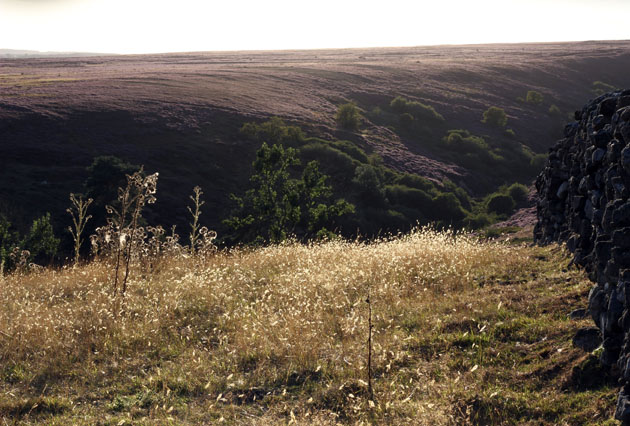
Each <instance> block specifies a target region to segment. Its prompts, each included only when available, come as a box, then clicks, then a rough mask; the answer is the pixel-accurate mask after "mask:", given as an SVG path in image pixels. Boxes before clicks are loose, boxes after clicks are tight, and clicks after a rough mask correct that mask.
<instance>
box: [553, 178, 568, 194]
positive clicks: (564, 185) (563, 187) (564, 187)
mask: <svg viewBox="0 0 630 426" xmlns="http://www.w3.org/2000/svg"><path fill="white" fill-rule="evenodd" d="M568 189H569V182H568V181H566V180H565V181H564V182H562V184H561V185H560V187H559V188H558V191H556V197H558V198H560V199H564V197H565V196H566V195H567V190H568Z"/></svg>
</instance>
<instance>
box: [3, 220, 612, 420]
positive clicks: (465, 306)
mask: <svg viewBox="0 0 630 426" xmlns="http://www.w3.org/2000/svg"><path fill="white" fill-rule="evenodd" d="M567 264H568V259H567V257H566V255H565V254H564V253H563V251H562V250H561V249H560V248H558V247H557V246H549V247H546V248H539V247H531V246H528V245H522V244H510V243H505V242H502V243H501V242H479V241H477V240H475V239H474V238H473V237H458V238H457V239H453V238H451V237H450V236H448V235H445V234H436V233H434V232H430V231H426V230H425V231H421V232H418V233H416V234H412V235H410V236H404V237H400V238H397V239H394V240H390V241H381V242H376V243H373V244H370V245H360V244H354V243H342V242H333V243H326V244H321V245H315V246H302V245H292V244H288V245H285V246H279V247H269V248H265V249H259V250H255V251H233V252H231V253H220V254H217V255H216V256H213V257H211V258H207V259H181V258H180V259H164V260H162V261H161V262H156V263H154V266H156V268H157V269H156V270H155V271H154V272H152V273H148V272H142V271H141V270H135V271H133V275H132V278H133V279H132V282H131V286H130V293H129V295H128V297H127V299H126V301H125V305H124V309H123V311H122V312H120V311H119V310H118V309H114V308H113V306H114V302H113V301H112V299H111V296H110V293H111V291H110V285H111V284H110V283H109V276H108V275H109V273H110V272H109V268H108V267H107V265H105V264H99V263H92V264H89V265H85V266H81V267H78V268H74V269H72V268H67V269H62V270H44V271H42V272H39V273H32V274H30V275H26V276H20V275H11V276H7V277H4V278H3V280H4V282H2V283H1V285H0V297H2V300H5V301H7V302H6V303H4V304H3V305H2V307H1V308H0V339H1V340H2V345H1V346H0V380H1V381H0V416H1V417H2V418H3V419H5V420H7V421H9V422H11V421H15V422H25V423H29V422H32V423H35V422H46V423H52V424H68V423H74V424H77V423H78V424H81V423H84V424H94V423H103V424H119V425H120V424H130V423H133V424H198V423H214V422H218V421H225V422H226V423H228V424H286V423H291V422H292V421H295V422H297V423H299V424H336V423H343V424H359V423H361V422H364V423H365V422H377V423H387V424H464V423H472V424H489V423H493V424H602V423H605V422H607V421H608V419H610V418H611V416H612V413H613V408H614V401H615V394H616V389H615V384H614V381H612V380H610V379H608V378H607V376H606V375H605V374H604V373H603V372H602V371H600V370H599V368H598V366H597V363H596V362H595V358H594V356H593V355H590V354H585V353H583V352H581V351H580V350H578V349H575V348H573V347H572V345H571V337H572V335H573V334H574V333H575V331H576V329H577V328H579V327H581V326H587V325H591V321H590V320H582V321H571V320H569V319H568V318H567V313H568V312H570V311H571V310H573V309H575V308H578V307H581V306H583V304H584V303H585V300H586V295H587V292H588V289H589V288H590V284H589V282H588V280H587V279H586V277H585V276H584V274H583V273H582V272H581V271H578V270H574V269H569V270H567V269H566V265H567ZM368 286H369V287H370V291H371V295H372V308H373V317H374V324H375V328H374V352H373V353H374V358H373V363H374V364H373V365H374V392H375V398H374V401H373V404H372V403H370V402H369V401H368V399H367V389H366V383H365V381H366V370H365V358H366V337H367V318H366V315H367V304H366V303H365V297H366V293H367V290H368Z"/></svg>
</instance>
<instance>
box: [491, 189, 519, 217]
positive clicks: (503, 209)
mask: <svg viewBox="0 0 630 426" xmlns="http://www.w3.org/2000/svg"><path fill="white" fill-rule="evenodd" d="M486 203H487V204H486V205H487V209H488V212H491V213H496V214H499V215H510V214H511V213H512V212H513V211H514V208H515V207H516V203H515V202H514V200H513V199H512V197H510V196H509V195H506V194H501V193H497V194H492V195H490V196H489V197H488V199H487V201H486Z"/></svg>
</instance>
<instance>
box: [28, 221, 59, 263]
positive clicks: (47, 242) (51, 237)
mask: <svg viewBox="0 0 630 426" xmlns="http://www.w3.org/2000/svg"><path fill="white" fill-rule="evenodd" d="M23 246H24V248H25V249H26V250H28V251H30V252H31V259H32V260H33V261H34V262H35V263H43V262H46V261H50V260H52V258H53V257H54V256H55V254H57V248H58V247H59V239H58V238H56V237H55V233H54V232H53V227H52V224H51V222H50V213H46V214H45V215H44V216H42V217H40V218H38V219H35V220H34V221H33V224H32V225H31V229H30V231H29V233H28V235H27V236H26V238H25V239H24V243H23Z"/></svg>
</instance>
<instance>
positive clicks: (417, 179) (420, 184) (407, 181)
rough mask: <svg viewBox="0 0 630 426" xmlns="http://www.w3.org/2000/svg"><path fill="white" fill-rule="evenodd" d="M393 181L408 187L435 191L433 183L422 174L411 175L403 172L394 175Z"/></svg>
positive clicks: (430, 191)
mask: <svg viewBox="0 0 630 426" xmlns="http://www.w3.org/2000/svg"><path fill="white" fill-rule="evenodd" d="M395 182H396V183H397V184H400V185H404V186H408V187H410V188H416V189H421V190H422V191H425V192H428V193H433V192H434V191H435V185H434V184H433V183H432V182H431V181H430V180H429V179H427V178H423V177H422V176H418V175H413V174H411V173H403V174H401V175H398V176H397V177H396V180H395Z"/></svg>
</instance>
